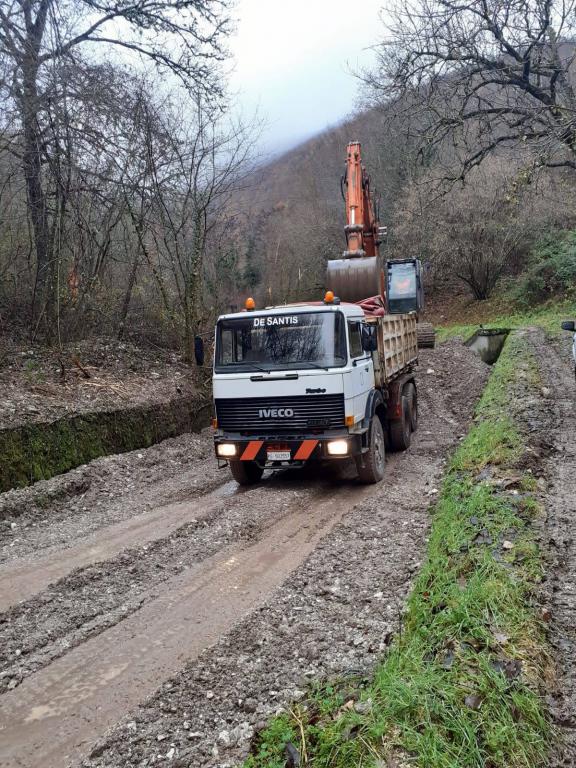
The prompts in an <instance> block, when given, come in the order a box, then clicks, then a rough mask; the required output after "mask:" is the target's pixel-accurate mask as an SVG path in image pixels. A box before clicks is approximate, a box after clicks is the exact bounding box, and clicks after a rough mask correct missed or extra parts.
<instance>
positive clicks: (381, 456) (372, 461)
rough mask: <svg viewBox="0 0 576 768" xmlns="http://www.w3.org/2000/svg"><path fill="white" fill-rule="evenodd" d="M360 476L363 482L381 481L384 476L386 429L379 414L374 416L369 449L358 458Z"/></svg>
mask: <svg viewBox="0 0 576 768" xmlns="http://www.w3.org/2000/svg"><path fill="white" fill-rule="evenodd" d="M357 467H358V477H359V478H360V481H361V482H362V483H366V484H372V483H379V482H380V480H382V478H383V477H384V470H385V467H386V451H385V448H384V430H383V428H382V422H381V421H380V419H379V418H378V416H377V414H374V417H373V418H372V424H371V425H370V436H369V438H368V450H367V451H366V452H365V453H363V454H362V455H361V456H359V457H358V459H357Z"/></svg>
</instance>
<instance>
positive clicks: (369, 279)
mask: <svg viewBox="0 0 576 768" xmlns="http://www.w3.org/2000/svg"><path fill="white" fill-rule="evenodd" d="M382 275H383V273H382V268H381V264H380V259H378V258H376V257H374V256H372V257H365V258H356V259H334V260H332V261H329V262H328V267H327V269H326V288H327V289H328V290H330V291H333V292H334V295H335V296H338V297H339V298H340V300H341V301H362V299H365V298H366V297H367V296H376V295H377V294H380V293H382Z"/></svg>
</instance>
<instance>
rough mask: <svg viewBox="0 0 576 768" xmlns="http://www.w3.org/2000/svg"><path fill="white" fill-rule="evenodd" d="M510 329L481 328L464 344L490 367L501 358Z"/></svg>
mask: <svg viewBox="0 0 576 768" xmlns="http://www.w3.org/2000/svg"><path fill="white" fill-rule="evenodd" d="M509 333H510V329H509V328H479V329H478V330H477V331H476V332H475V333H474V335H473V336H471V337H470V338H469V339H468V340H467V341H465V342H464V344H465V345H466V346H467V347H469V348H470V349H471V350H472V352H474V353H475V354H476V355H478V356H479V357H480V359H481V360H483V361H484V362H485V363H488V365H493V364H494V363H495V362H496V360H498V358H499V357H500V352H502V347H503V346H504V342H505V341H506V337H507V336H508V334H509Z"/></svg>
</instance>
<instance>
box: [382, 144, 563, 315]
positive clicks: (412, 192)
mask: <svg viewBox="0 0 576 768" xmlns="http://www.w3.org/2000/svg"><path fill="white" fill-rule="evenodd" d="M429 176H430V177H431V176H433V174H432V173H430V174H429ZM555 176H556V174H555V175H554V177H552V174H550V175H548V176H547V177H546V176H539V177H538V178H532V177H531V176H530V175H528V174H527V173H526V171H525V170H524V169H523V168H522V167H520V166H517V165H516V166H515V165H512V164H508V166H504V165H503V164H502V163H500V162H499V161H498V159H497V158H487V159H486V161H485V162H484V163H483V164H482V166H481V167H479V168H478V167H477V168H474V169H472V170H471V171H470V173H469V174H468V176H467V177H466V179H465V180H464V181H463V182H458V183H456V184H450V185H448V186H447V189H446V190H444V194H442V195H438V194H436V195H431V194H430V186H431V187H432V188H433V189H436V184H435V182H433V181H432V182H431V184H430V185H428V184H426V177H421V178H419V179H418V180H417V181H415V182H414V183H412V184H411V185H410V186H409V187H408V188H407V190H406V192H405V194H404V197H403V199H402V201H401V203H400V205H399V207H398V211H397V213H396V216H395V221H394V225H393V235H392V243H391V248H392V253H393V255H396V254H397V255H404V254H412V255H415V256H419V257H420V258H422V259H423V261H425V262H427V263H429V264H430V265H431V266H432V267H433V269H434V272H435V273H436V274H437V275H439V276H441V282H442V283H443V284H444V285H449V286H451V285H453V283H454V279H456V280H458V281H460V282H461V283H464V284H465V285H466V287H467V288H468V289H469V291H470V293H471V294H472V296H473V297H474V298H475V299H477V300H481V299H486V298H488V297H489V296H490V295H491V293H492V292H493V290H494V288H495V287H496V285H497V283H498V281H499V280H500V278H501V277H502V276H503V275H506V274H508V275H511V274H514V272H517V271H518V270H519V269H520V268H521V267H522V265H523V264H524V263H525V260H526V257H527V254H528V252H529V250H530V248H531V246H532V245H533V243H534V242H536V241H537V240H538V239H539V238H540V237H541V236H542V235H543V234H544V233H545V232H546V231H548V229H550V228H553V227H554V226H557V227H560V228H561V227H563V226H570V225H571V224H573V222H574V220H575V217H574V213H573V211H574V190H573V184H569V183H564V182H563V181H562V179H561V178H555ZM551 177H552V178H551ZM438 282H440V281H438ZM437 287H439V286H437Z"/></svg>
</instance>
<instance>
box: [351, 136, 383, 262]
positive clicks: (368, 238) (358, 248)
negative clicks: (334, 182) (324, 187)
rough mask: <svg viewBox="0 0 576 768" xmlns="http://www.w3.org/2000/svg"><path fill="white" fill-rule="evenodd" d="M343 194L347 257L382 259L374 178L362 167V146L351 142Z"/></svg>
mask: <svg viewBox="0 0 576 768" xmlns="http://www.w3.org/2000/svg"><path fill="white" fill-rule="evenodd" d="M342 181H343V185H342V188H343V192H344V200H345V202H346V226H345V227H344V233H345V235H346V245H347V248H346V250H345V251H344V253H343V258H345V259H353V258H363V257H364V256H378V255H379V252H378V246H379V245H380V240H379V239H378V238H379V233H380V230H379V227H378V221H377V219H376V215H375V206H374V200H373V198H372V194H371V191H370V177H369V176H368V173H367V172H366V168H365V167H364V166H363V165H362V156H361V153H360V143H359V142H357V141H351V142H350V143H349V144H348V147H347V153H346V171H345V174H344V176H343V179H342Z"/></svg>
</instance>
